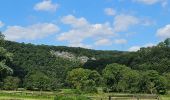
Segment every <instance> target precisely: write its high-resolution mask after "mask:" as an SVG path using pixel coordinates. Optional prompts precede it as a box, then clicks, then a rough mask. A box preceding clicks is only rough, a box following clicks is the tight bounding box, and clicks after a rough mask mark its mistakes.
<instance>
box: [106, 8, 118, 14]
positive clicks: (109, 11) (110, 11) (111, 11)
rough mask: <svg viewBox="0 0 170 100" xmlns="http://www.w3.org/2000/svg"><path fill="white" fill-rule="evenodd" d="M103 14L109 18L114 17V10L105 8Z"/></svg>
mask: <svg viewBox="0 0 170 100" xmlns="http://www.w3.org/2000/svg"><path fill="white" fill-rule="evenodd" d="M104 12H105V13H106V14H107V15H109V16H115V15H116V10H114V9H113V8H105V9H104Z"/></svg>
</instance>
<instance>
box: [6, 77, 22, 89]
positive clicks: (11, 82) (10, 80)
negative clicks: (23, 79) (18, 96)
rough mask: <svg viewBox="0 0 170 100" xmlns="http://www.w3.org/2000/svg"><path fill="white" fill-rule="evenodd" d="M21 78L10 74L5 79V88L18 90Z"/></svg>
mask: <svg viewBox="0 0 170 100" xmlns="http://www.w3.org/2000/svg"><path fill="white" fill-rule="evenodd" d="M19 82H20V79H19V78H17V77H12V76H8V77H6V78H5V79H4V85H3V88H4V89H5V90H17V88H18V86H19Z"/></svg>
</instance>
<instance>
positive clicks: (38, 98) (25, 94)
mask: <svg viewBox="0 0 170 100" xmlns="http://www.w3.org/2000/svg"><path fill="white" fill-rule="evenodd" d="M57 94H67V95H74V92H73V91H72V90H69V89H64V90H62V91H61V92H56V93H55V92H35V91H34V92H33V91H0V100H54V97H55V95H57ZM83 95H84V96H87V97H90V98H91V99H92V100H101V99H102V100H108V97H109V95H116V96H118V97H121V98H122V99H119V100H137V99H136V98H134V99H133V98H132V97H124V96H126V95H127V96H129V95H132V94H120V93H98V94H83ZM159 97H160V100H170V94H168V95H160V96H159ZM113 98H114V97H113ZM113 100H114V99H113ZM140 100H156V99H140Z"/></svg>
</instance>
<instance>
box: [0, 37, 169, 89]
mask: <svg viewBox="0 0 170 100" xmlns="http://www.w3.org/2000/svg"><path fill="white" fill-rule="evenodd" d="M2 41H3V42H2ZM167 41H169V40H165V41H164V42H161V43H159V44H158V45H157V46H154V47H148V48H141V49H140V50H139V51H137V52H123V51H111V50H110V51H104V50H92V49H84V48H75V47H66V46H48V45H34V44H25V43H17V42H12V41H6V40H1V41H0V46H1V47H4V48H5V49H6V50H7V51H8V52H10V53H12V54H13V61H12V63H10V67H11V68H12V69H13V70H14V76H17V77H19V78H20V79H21V85H24V81H25V78H27V77H29V76H30V75H34V74H35V75H36V74H40V75H43V76H47V78H49V79H50V80H52V82H53V83H50V84H55V86H56V87H62V86H65V85H67V84H65V79H66V75H67V72H68V71H70V70H72V69H74V68H79V67H83V68H85V69H92V70H97V71H98V72H99V73H101V72H102V70H103V69H104V68H105V67H106V65H108V64H111V63H118V64H123V65H126V66H128V67H130V68H132V69H135V70H156V71H157V72H159V73H161V74H163V73H165V72H170V48H169V42H167ZM36 76H37V75H36ZM53 86H54V85H53ZM56 87H53V88H56Z"/></svg>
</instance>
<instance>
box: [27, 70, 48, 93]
mask: <svg viewBox="0 0 170 100" xmlns="http://www.w3.org/2000/svg"><path fill="white" fill-rule="evenodd" d="M50 83H51V82H50V78H49V77H48V76H46V75H45V74H44V73H41V72H38V71H37V72H35V73H29V74H27V75H26V76H25V80H24V85H25V87H26V89H28V90H51V89H50Z"/></svg>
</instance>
